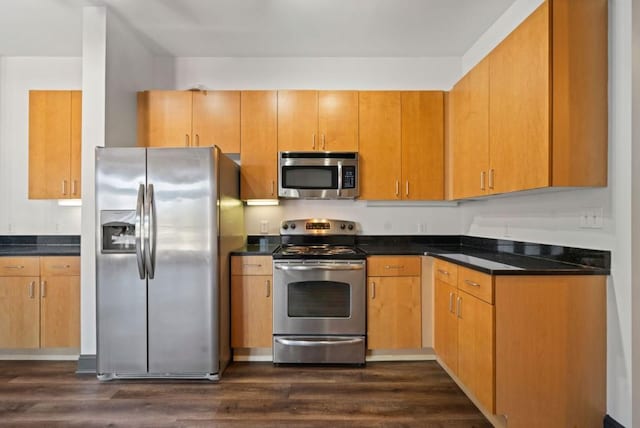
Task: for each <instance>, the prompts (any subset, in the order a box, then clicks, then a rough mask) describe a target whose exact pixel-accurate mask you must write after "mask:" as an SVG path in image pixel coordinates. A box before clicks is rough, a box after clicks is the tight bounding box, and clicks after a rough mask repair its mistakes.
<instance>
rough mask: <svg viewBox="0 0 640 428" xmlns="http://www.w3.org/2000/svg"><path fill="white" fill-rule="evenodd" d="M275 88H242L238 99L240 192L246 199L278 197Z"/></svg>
mask: <svg viewBox="0 0 640 428" xmlns="http://www.w3.org/2000/svg"><path fill="white" fill-rule="evenodd" d="M277 102H278V101H277V93H276V91H242V94H241V102H240V106H241V109H240V130H241V138H240V140H241V150H240V164H241V165H242V168H241V171H240V173H241V177H240V180H241V183H240V193H241V198H242V199H243V200H246V199H275V198H277V197H278V184H277V182H278V117H277V109H278V106H277Z"/></svg>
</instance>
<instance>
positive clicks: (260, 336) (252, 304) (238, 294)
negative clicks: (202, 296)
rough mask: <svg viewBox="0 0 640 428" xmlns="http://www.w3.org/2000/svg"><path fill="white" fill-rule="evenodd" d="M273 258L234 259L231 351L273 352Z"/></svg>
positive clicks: (232, 267)
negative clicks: (258, 350) (271, 350)
mask: <svg viewBox="0 0 640 428" xmlns="http://www.w3.org/2000/svg"><path fill="white" fill-rule="evenodd" d="M272 266H273V263H272V259H271V256H232V257H231V347H232V348H271V346H272V332H273V327H272V324H273V309H272V307H273V303H272V292H273V288H272V284H273V276H272V273H273V270H272Z"/></svg>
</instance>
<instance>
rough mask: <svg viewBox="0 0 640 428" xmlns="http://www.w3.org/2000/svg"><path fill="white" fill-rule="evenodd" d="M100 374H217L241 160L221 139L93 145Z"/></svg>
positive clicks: (223, 359) (238, 214)
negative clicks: (200, 143)
mask: <svg viewBox="0 0 640 428" xmlns="http://www.w3.org/2000/svg"><path fill="white" fill-rule="evenodd" d="M96 216H97V222H96V224H97V231H96V234H97V235H96V283H97V339H98V341H97V373H98V377H99V378H100V379H102V380H109V379H114V378H130V377H132V378H135V377H142V378H145V377H176V378H205V379H211V380H215V379H218V378H219V376H220V374H221V373H222V371H223V370H224V368H225V367H226V365H227V364H228V362H229V360H230V358H231V350H230V346H229V330H230V329H229V319H230V317H229V311H230V309H229V252H230V251H232V250H234V249H236V248H238V247H241V246H242V245H243V244H244V240H245V236H244V224H243V208H242V203H241V202H240V200H239V168H238V166H237V165H236V164H235V162H233V161H232V160H231V159H229V158H228V157H227V156H225V155H223V154H222V153H221V152H220V150H219V149H218V148H217V147H208V148H98V149H96Z"/></svg>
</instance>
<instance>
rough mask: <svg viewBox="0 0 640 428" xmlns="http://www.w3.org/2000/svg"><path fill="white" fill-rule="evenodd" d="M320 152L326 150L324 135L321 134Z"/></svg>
mask: <svg viewBox="0 0 640 428" xmlns="http://www.w3.org/2000/svg"><path fill="white" fill-rule="evenodd" d="M322 150H326V144H325V141H324V134H322Z"/></svg>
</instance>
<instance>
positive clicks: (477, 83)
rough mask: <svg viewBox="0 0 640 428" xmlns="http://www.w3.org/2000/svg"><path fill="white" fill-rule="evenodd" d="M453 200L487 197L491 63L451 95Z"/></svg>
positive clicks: (476, 69) (484, 62) (469, 76)
mask: <svg viewBox="0 0 640 428" xmlns="http://www.w3.org/2000/svg"><path fill="white" fill-rule="evenodd" d="M449 121H450V126H449V129H450V136H449V141H450V143H451V150H450V154H451V167H452V171H451V172H450V173H451V175H452V177H451V178H452V179H451V191H450V193H451V194H450V198H451V199H464V198H469V197H474V196H482V195H486V194H487V193H488V190H489V187H488V172H489V60H488V59H487V58H485V59H484V60H482V61H481V62H480V63H479V64H478V65H476V66H475V67H474V68H473V69H472V70H471V71H469V72H468V73H467V74H466V75H465V76H464V77H463V78H462V79H461V80H460V81H459V82H458V83H456V85H455V86H454V87H453V89H452V90H451V92H450V93H449Z"/></svg>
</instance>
